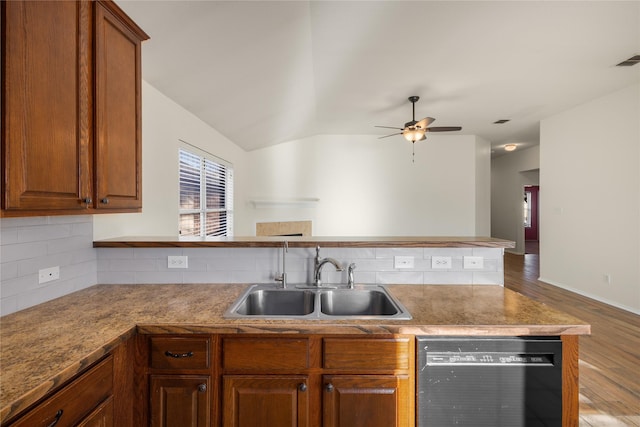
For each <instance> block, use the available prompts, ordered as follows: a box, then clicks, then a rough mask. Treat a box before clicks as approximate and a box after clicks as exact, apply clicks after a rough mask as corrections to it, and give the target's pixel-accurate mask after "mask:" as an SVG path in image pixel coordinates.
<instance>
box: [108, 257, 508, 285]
mask: <svg viewBox="0 0 640 427" xmlns="http://www.w3.org/2000/svg"><path fill="white" fill-rule="evenodd" d="M434 255H437V256H447V257H451V260H452V266H451V268H450V269H446V270H442V269H433V268H431V257H432V256H434ZM169 256H186V257H187V264H188V268H186V269H174V268H168V257H169ZM320 256H321V257H332V258H335V259H336V260H337V261H339V262H340V263H341V264H342V266H343V267H344V271H342V272H336V271H335V269H334V267H333V266H332V265H326V266H325V267H324V268H323V272H322V280H323V282H324V283H347V271H346V270H347V269H346V267H347V266H348V265H349V264H350V263H355V264H356V269H355V273H354V276H355V281H356V282H357V283H378V284H392V283H405V284H497V285H503V284H504V270H503V249H502V248H394V249H389V248H322V249H321V252H320ZM396 256H409V257H413V259H414V267H413V268H409V269H397V268H394V259H395V257H396ZM465 256H480V257H483V262H484V265H483V267H482V268H481V269H475V270H469V269H467V270H465V269H464V268H463V258H464V257H465ZM314 257H315V249H313V248H289V251H288V252H287V254H286V271H287V279H288V282H289V283H303V282H305V283H309V282H311V281H312V276H313V263H314ZM281 270H282V249H277V248H99V249H98V281H99V282H100V283H104V284H130V283H132V284H149V283H265V282H273V281H274V278H275V276H276V275H277V274H279V273H280V271H281Z"/></svg>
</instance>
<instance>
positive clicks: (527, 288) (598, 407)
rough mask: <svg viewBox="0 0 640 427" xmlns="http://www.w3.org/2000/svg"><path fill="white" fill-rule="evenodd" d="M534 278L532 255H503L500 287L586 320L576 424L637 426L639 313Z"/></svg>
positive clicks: (535, 267) (536, 273) (536, 269)
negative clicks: (501, 285) (503, 265)
mask: <svg viewBox="0 0 640 427" xmlns="http://www.w3.org/2000/svg"><path fill="white" fill-rule="evenodd" d="M538 277H539V257H538V255H535V254H529V255H524V256H522V255H513V254H505V287H507V288H509V289H512V290H514V291H517V292H520V293H521V294H523V295H526V296H528V297H530V298H532V299H535V300H538V301H540V302H543V303H545V304H547V305H549V306H551V307H554V308H557V309H559V310H562V311H564V312H566V313H569V314H571V315H573V316H575V317H577V318H579V319H581V320H584V321H585V322H588V323H590V324H591V335H590V336H584V337H580V427H609V426H636V427H640V316H638V315H635V314H633V313H630V312H628V311H624V310H620V309H618V308H615V307H612V306H610V305H607V304H603V303H601V302H598V301H595V300H592V299H589V298H586V297H584V296H581V295H578V294H575V293H573V292H569V291H566V290H564V289H561V288H558V287H555V286H551V285H548V284H546V283H543V282H540V281H538V280H537V279H538Z"/></svg>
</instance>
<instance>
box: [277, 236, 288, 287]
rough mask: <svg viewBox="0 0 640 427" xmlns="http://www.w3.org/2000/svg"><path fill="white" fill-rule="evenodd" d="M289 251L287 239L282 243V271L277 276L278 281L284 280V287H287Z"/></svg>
mask: <svg viewBox="0 0 640 427" xmlns="http://www.w3.org/2000/svg"><path fill="white" fill-rule="evenodd" d="M287 252H289V242H287V241H286V240H285V241H284V243H283V244H282V273H281V274H280V275H278V276H276V278H275V281H276V282H282V287H283V288H284V289H286V288H287Z"/></svg>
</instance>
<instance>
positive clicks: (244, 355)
mask: <svg viewBox="0 0 640 427" xmlns="http://www.w3.org/2000/svg"><path fill="white" fill-rule="evenodd" d="M222 367H223V368H224V369H236V370H242V371H264V370H272V371H295V370H296V369H307V368H308V367H309V340H308V339H306V338H225V339H224V340H223V342H222Z"/></svg>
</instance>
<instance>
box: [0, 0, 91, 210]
mask: <svg viewBox="0 0 640 427" xmlns="http://www.w3.org/2000/svg"><path fill="white" fill-rule="evenodd" d="M1 7H2V14H3V17H2V24H3V25H4V28H3V29H2V30H3V31H2V41H3V44H2V55H3V61H4V64H3V65H4V67H3V71H2V79H3V81H2V89H3V91H4V97H3V105H2V114H3V117H2V127H3V129H2V157H3V161H2V165H3V170H2V187H3V188H2V189H3V196H4V197H3V200H2V208H3V209H6V210H8V211H10V210H31V211H36V212H38V211H43V214H44V213H45V212H44V211H46V210H70V209H71V210H76V209H84V208H85V207H86V206H87V205H86V204H85V203H84V202H83V201H84V199H85V198H87V197H91V194H92V192H93V190H92V188H91V185H92V184H91V170H90V168H91V153H90V152H89V150H90V145H91V143H92V141H91V133H92V132H91V129H92V114H91V111H90V108H91V96H92V93H91V92H92V91H91V90H90V87H91V84H92V83H91V77H90V75H91V52H92V51H91V37H90V32H91V3H90V2H85V1H82V2H76V1H55V2H51V1H8V2H4V1H3V2H2V5H1Z"/></svg>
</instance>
